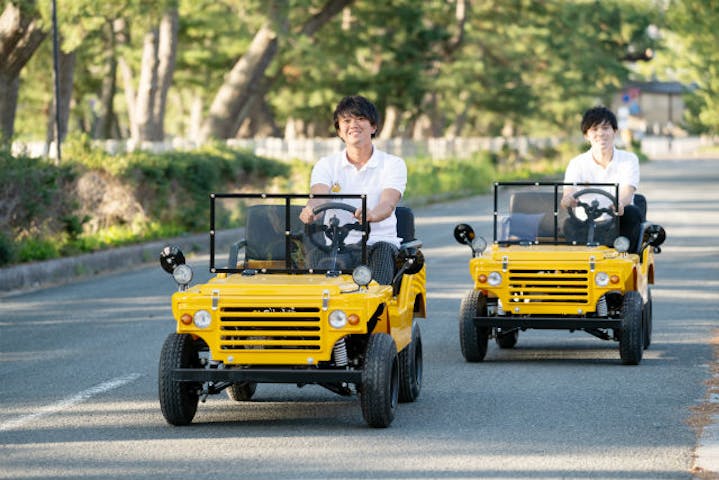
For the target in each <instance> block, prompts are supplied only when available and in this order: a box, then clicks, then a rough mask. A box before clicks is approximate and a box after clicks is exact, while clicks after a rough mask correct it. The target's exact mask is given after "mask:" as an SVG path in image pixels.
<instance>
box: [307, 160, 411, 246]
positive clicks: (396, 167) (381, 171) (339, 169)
mask: <svg viewBox="0 0 719 480" xmlns="http://www.w3.org/2000/svg"><path fill="white" fill-rule="evenodd" d="M318 183H321V184H324V185H328V186H329V187H330V193H334V194H338V195H341V194H343V193H347V194H363V193H364V194H366V195H367V210H372V209H373V208H374V207H376V206H377V204H378V203H379V200H380V195H381V194H382V190H384V189H386V188H393V189H395V190H397V191H398V192H399V193H400V195H404V190H405V188H406V186H407V166H406V165H405V163H404V160H402V159H401V158H399V157H397V156H395V155H391V154H389V153H386V152H383V151H382V150H378V149H377V148H376V147H375V148H374V150H373V151H372V156H371V157H370V159H369V161H368V162H367V163H366V164H365V165H364V166H363V167H362V168H360V169H359V170H357V168H356V167H355V166H354V165H352V164H351V163H350V162H349V161H348V160H347V150H346V149H343V150H342V151H341V152H338V153H335V154H333V155H329V156H327V157H323V158H321V159H320V160H319V161H318V162H317V163H316V164H315V166H314V168H313V169H312V176H311V177H310V185H316V184H318ZM342 202H343V203H347V204H350V205H353V206H355V207H357V208H359V207H361V206H362V201H361V200H360V199H345V200H342ZM332 213H333V214H334V213H337V214H338V217H339V218H340V220H341V221H342V223H343V224H344V223H347V222H354V221H355V220H354V219H353V218H352V216H351V214H350V213H349V212H344V211H333V212H332ZM360 238H361V237H360V232H357V231H352V232H350V235H349V236H348V237H347V240H346V241H347V243H356V242H358V241H359V240H360ZM379 241H382V242H389V243H391V244H393V245H395V246H399V244H400V238H399V237H398V236H397V217H396V216H395V214H394V213H392V215H390V216H389V217H387V218H386V219H384V220H382V221H381V222H373V223H371V224H370V236H369V239H368V241H367V243H368V244H369V245H372V244H373V243H376V242H379Z"/></svg>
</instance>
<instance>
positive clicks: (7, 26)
mask: <svg viewBox="0 0 719 480" xmlns="http://www.w3.org/2000/svg"><path fill="white" fill-rule="evenodd" d="M27 3H29V4H30V5H28V6H29V7H34V2H27ZM29 10H31V8H26V9H24V10H23V11H21V10H20V8H18V7H17V6H16V5H14V4H12V3H7V4H6V5H5V10H3V12H2V14H0V146H3V145H9V144H10V141H11V140H12V136H13V134H14V133H15V112H16V110H17V97H18V90H19V88H20V71H21V70H22V68H23V67H24V66H25V64H27V62H28V60H30V58H31V57H32V56H33V54H34V53H35V51H36V50H37V48H38V47H39V46H40V43H41V42H42V41H43V39H44V38H45V36H46V35H47V33H46V32H43V31H42V30H40V25H39V16H37V15H31V14H28V13H26V12H27V11H29Z"/></svg>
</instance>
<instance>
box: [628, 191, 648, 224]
mask: <svg viewBox="0 0 719 480" xmlns="http://www.w3.org/2000/svg"><path fill="white" fill-rule="evenodd" d="M632 203H634V205H636V207H637V208H638V209H639V213H641V215H642V222H646V221H647V199H646V197H645V196H644V195H642V194H641V193H635V194H634V201H633V202H632Z"/></svg>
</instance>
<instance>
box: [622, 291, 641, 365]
mask: <svg viewBox="0 0 719 480" xmlns="http://www.w3.org/2000/svg"><path fill="white" fill-rule="evenodd" d="M642 305H643V304H642V296H641V295H640V294H639V292H627V294H626V295H624V304H623V305H622V316H623V319H622V330H621V334H620V336H619V356H620V357H621V359H622V363H623V364H624V365H639V363H640V362H641V361H642V353H643V352H644V330H643V328H642Z"/></svg>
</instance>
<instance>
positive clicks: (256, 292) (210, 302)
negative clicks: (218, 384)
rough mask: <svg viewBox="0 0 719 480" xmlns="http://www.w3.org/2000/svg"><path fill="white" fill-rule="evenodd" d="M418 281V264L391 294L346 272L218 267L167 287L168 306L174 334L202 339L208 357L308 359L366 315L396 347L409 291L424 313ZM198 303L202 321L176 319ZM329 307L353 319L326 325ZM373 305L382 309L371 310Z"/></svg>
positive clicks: (410, 314) (273, 361)
mask: <svg viewBox="0 0 719 480" xmlns="http://www.w3.org/2000/svg"><path fill="white" fill-rule="evenodd" d="M425 281H426V280H425V270H424V268H423V269H422V270H421V271H420V272H418V273H417V274H414V275H406V276H405V277H404V279H403V281H402V287H401V289H400V292H399V293H398V295H397V296H393V294H392V287H391V286H386V285H379V284H377V283H376V282H372V283H371V284H370V285H369V286H368V287H367V288H366V289H359V288H358V287H357V285H356V284H355V283H354V282H353V281H352V278H351V276H350V275H340V276H337V277H327V276H325V275H310V274H306V275H290V274H257V275H251V276H246V275H241V274H233V275H224V274H220V275H217V276H216V277H213V278H212V279H211V280H210V281H208V282H207V283H205V284H202V285H196V286H194V287H192V288H190V289H188V290H186V291H181V292H177V293H175V294H174V295H173V297H172V312H173V316H174V317H175V320H176V321H177V333H186V334H192V335H194V336H197V337H200V338H202V340H203V341H204V342H205V343H206V344H207V345H208V347H209V349H210V354H211V358H212V360H216V361H222V362H223V363H224V364H225V365H316V364H317V363H318V362H321V361H328V360H329V359H330V358H331V356H332V349H333V347H334V344H335V342H337V340H339V339H340V338H342V337H345V336H347V335H351V334H366V333H368V322H370V320H372V318H373V317H377V323H376V325H375V327H374V330H373V331H374V332H380V331H383V332H388V333H390V334H391V335H392V336H393V338H394V340H395V343H396V345H397V350H398V351H400V350H402V349H403V348H404V347H405V346H406V345H408V344H409V342H410V338H411V330H412V320H413V318H414V316H415V312H414V310H415V298H416V297H417V296H419V297H420V298H421V301H420V302H419V303H420V305H419V307H418V315H417V316H424V312H425V304H424V301H425V299H424V297H425V295H424V289H425ZM198 310H206V311H208V312H209V313H210V315H211V322H210V325H209V326H208V327H206V328H198V327H197V326H195V325H194V324H193V323H190V325H186V324H184V323H183V322H182V321H181V318H182V317H183V315H190V316H193V315H194V314H195V312H197V311H198ZM333 310H343V311H344V312H345V313H346V314H347V315H350V314H356V315H358V316H359V322H358V323H357V324H356V325H350V324H349V323H347V324H346V325H345V326H344V327H342V328H339V329H336V328H333V327H332V326H331V325H330V324H329V321H328V316H329V314H330V312H332V311H333ZM378 310H380V311H382V313H381V314H380V315H375V314H376V313H377V312H378Z"/></svg>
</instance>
